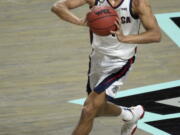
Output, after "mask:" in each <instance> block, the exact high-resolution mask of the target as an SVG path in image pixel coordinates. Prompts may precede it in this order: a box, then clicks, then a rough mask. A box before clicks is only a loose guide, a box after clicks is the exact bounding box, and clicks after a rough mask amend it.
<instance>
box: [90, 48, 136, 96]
mask: <svg viewBox="0 0 180 135" xmlns="http://www.w3.org/2000/svg"><path fill="white" fill-rule="evenodd" d="M134 60H135V56H134V57H132V58H130V59H128V60H122V59H120V58H118V57H114V56H107V55H104V54H101V53H99V52H97V51H93V52H92V54H91V55H90V63H89V72H88V83H87V92H88V93H90V92H91V91H92V90H94V91H95V92H97V93H101V92H104V91H105V92H106V94H107V95H108V96H110V97H113V98H114V97H115V95H116V93H117V91H118V90H119V89H120V86H121V85H123V82H124V79H125V77H126V75H127V73H128V71H129V70H130V68H131V65H132V64H133V63H134Z"/></svg>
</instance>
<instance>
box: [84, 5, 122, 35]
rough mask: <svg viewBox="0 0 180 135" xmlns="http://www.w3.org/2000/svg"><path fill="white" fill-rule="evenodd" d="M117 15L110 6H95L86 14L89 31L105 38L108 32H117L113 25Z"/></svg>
mask: <svg viewBox="0 0 180 135" xmlns="http://www.w3.org/2000/svg"><path fill="white" fill-rule="evenodd" d="M117 17H118V14H117V13H116V11H115V10H114V9H113V8H112V7H110V6H104V7H102V6H101V7H100V6H99V7H98V6H95V7H93V8H92V10H91V11H90V12H89V13H88V14H87V21H88V26H89V27H90V30H91V31H92V32H94V33H95V34H97V35H100V36H107V35H109V34H111V33H110V31H115V30H117V27H116V25H115V21H116V18H117Z"/></svg>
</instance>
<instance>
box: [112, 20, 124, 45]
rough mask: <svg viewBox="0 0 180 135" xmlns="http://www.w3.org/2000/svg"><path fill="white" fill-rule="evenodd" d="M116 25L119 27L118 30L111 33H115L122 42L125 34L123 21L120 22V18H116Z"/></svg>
mask: <svg viewBox="0 0 180 135" xmlns="http://www.w3.org/2000/svg"><path fill="white" fill-rule="evenodd" d="M115 25H116V27H117V30H116V31H111V34H113V35H115V36H116V37H117V39H118V40H119V41H120V42H122V41H123V39H124V37H125V36H124V34H123V32H122V29H121V22H120V20H119V18H116V21H115Z"/></svg>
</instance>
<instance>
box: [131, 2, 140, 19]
mask: <svg viewBox="0 0 180 135" xmlns="http://www.w3.org/2000/svg"><path fill="white" fill-rule="evenodd" d="M132 1H133V0H130V4H129V11H130V14H131V16H132V17H133V18H134V19H139V16H138V15H136V14H134V13H133V11H132Z"/></svg>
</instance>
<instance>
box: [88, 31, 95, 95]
mask: <svg viewBox="0 0 180 135" xmlns="http://www.w3.org/2000/svg"><path fill="white" fill-rule="evenodd" d="M91 33H92V32H91ZM93 51H94V50H93V49H92V52H91V54H92V53H93ZM90 72H91V57H90V56H89V69H88V81H87V85H86V92H87V93H88V95H89V94H90V93H91V91H92V89H91V86H90V78H89V74H90Z"/></svg>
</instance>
